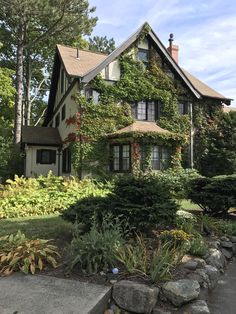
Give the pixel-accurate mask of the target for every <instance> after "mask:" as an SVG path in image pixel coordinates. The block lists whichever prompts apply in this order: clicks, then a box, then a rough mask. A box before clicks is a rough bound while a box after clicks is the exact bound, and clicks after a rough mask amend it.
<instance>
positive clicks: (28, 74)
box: [25, 53, 32, 125]
mask: <svg viewBox="0 0 236 314" xmlns="http://www.w3.org/2000/svg"><path fill="white" fill-rule="evenodd" d="M31 78H32V69H31V59H30V55H29V53H28V57H27V60H26V113H25V117H26V121H25V124H26V125H30V124H31V109H32V102H31V97H30V90H31Z"/></svg>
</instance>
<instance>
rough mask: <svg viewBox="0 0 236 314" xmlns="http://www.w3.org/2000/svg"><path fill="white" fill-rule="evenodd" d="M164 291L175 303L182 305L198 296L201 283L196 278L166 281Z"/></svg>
mask: <svg viewBox="0 0 236 314" xmlns="http://www.w3.org/2000/svg"><path fill="white" fill-rule="evenodd" d="M162 291H163V293H164V295H165V296H166V298H167V299H168V300H169V301H170V302H171V303H172V304H173V305H176V306H180V305H182V304H184V303H187V302H189V301H192V300H194V299H196V298H197V297H198V295H199V292H200V285H199V283H198V282H197V281H196V280H191V279H180V280H178V281H169V282H167V283H165V284H164V285H163V287H162Z"/></svg>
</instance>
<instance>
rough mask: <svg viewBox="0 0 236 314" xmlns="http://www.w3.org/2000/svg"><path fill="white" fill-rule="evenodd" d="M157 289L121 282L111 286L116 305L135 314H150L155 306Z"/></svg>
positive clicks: (126, 281)
mask: <svg viewBox="0 0 236 314" xmlns="http://www.w3.org/2000/svg"><path fill="white" fill-rule="evenodd" d="M158 294H159V289H158V288H156V287H148V286H146V285H144V284H139V283H136V282H132V281H128V280H122V281H120V282H118V283H116V284H114V286H113V292H112V296H113V299H114V300H115V302H116V303H117V305H118V306H119V307H120V308H122V309H124V310H127V311H131V312H135V313H145V314H146V313H147V314H149V313H151V311H152V309H153V308H154V306H155V305H156V302H157V297H158Z"/></svg>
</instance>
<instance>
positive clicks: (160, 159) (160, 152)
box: [140, 145, 171, 171]
mask: <svg viewBox="0 0 236 314" xmlns="http://www.w3.org/2000/svg"><path fill="white" fill-rule="evenodd" d="M155 147H157V148H158V156H157V158H155V159H154V158H153V153H154V148H155ZM164 150H165V151H166V152H167V153H168V157H167V158H165V160H167V163H166V165H164V159H163V155H164ZM146 154H147V152H146V151H145V145H144V146H141V155H140V169H141V170H143V171H146V170H147V169H146V166H147V165H146V164H145V159H146ZM150 154H151V155H150V162H151V168H152V171H160V170H165V169H167V168H168V165H169V163H170V156H171V154H170V150H169V149H168V147H167V146H164V145H152V147H151V151H150ZM155 161H157V169H154V167H153V165H154V162H155ZM166 166H167V167H166Z"/></svg>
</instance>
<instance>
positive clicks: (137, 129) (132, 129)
mask: <svg viewBox="0 0 236 314" xmlns="http://www.w3.org/2000/svg"><path fill="white" fill-rule="evenodd" d="M126 133H128V134H129V133H159V134H169V135H170V134H172V133H171V132H170V131H168V130H165V129H162V128H161V127H159V126H158V125H157V124H156V123H155V122H149V121H135V122H133V123H132V124H130V125H128V126H126V127H124V128H122V129H120V130H118V131H116V132H114V133H111V134H109V135H108V137H117V136H119V135H121V134H126Z"/></svg>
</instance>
